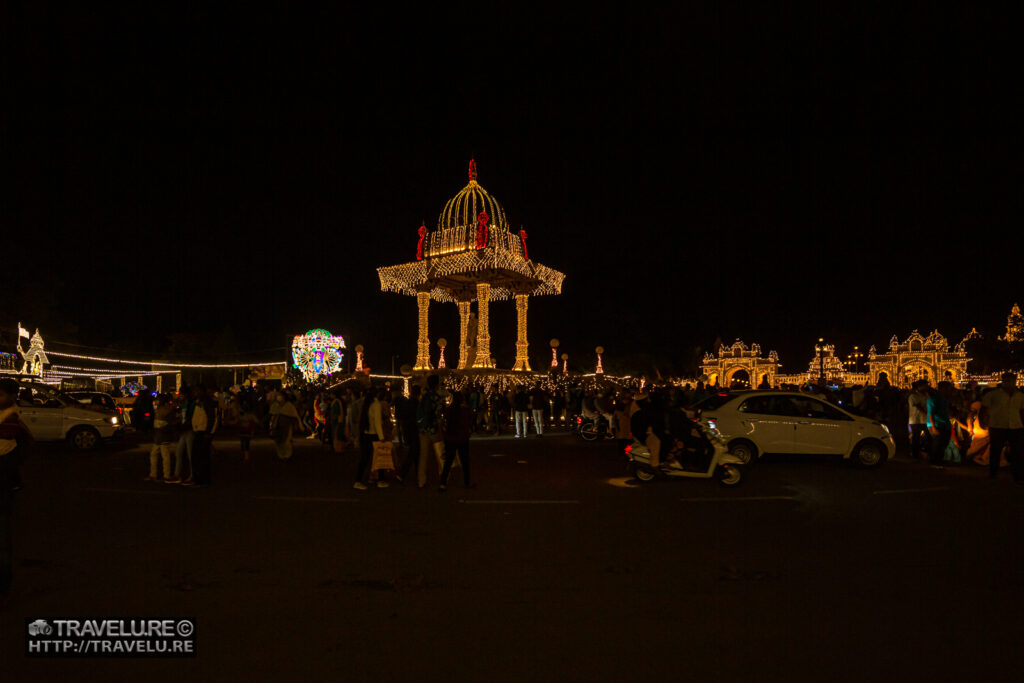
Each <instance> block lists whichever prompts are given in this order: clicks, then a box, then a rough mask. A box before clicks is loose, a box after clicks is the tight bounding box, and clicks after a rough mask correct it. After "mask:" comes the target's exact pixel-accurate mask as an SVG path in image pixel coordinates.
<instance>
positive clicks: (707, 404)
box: [693, 393, 736, 411]
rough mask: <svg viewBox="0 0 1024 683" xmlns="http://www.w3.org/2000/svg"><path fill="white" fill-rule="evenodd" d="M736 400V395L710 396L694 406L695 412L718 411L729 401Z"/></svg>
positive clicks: (720, 394)
mask: <svg viewBox="0 0 1024 683" xmlns="http://www.w3.org/2000/svg"><path fill="white" fill-rule="evenodd" d="M734 398H736V396H735V395H734V394H725V393H718V394H712V395H711V396H708V397H707V398H705V399H704V400H702V401H698V402H697V403H695V404H694V405H693V410H700V411H708V410H718V409H719V408H721V407H722V406H724V405H725V404H726V403H728V402H729V401H731V400H733V399H734Z"/></svg>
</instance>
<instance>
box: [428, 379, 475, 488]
mask: <svg viewBox="0 0 1024 683" xmlns="http://www.w3.org/2000/svg"><path fill="white" fill-rule="evenodd" d="M446 417H447V420H446V422H447V424H448V429H447V431H445V434H444V469H443V470H442V471H441V485H440V486H439V487H438V488H437V490H438V492H440V493H444V492H445V491H447V490H448V475H449V474H451V471H452V463H453V462H454V461H455V458H458V459H459V461H460V462H461V463H462V477H463V483H464V484H465V487H466V488H467V489H468V488H472V484H470V479H469V436H470V433H471V431H472V427H473V412H472V411H471V410H470V409H469V406H468V405H466V397H465V396H463V395H462V392H461V391H456V392H455V393H454V394H452V404H451V405H450V406H448V413H447V416H446Z"/></svg>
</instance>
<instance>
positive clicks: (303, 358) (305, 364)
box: [292, 328, 345, 382]
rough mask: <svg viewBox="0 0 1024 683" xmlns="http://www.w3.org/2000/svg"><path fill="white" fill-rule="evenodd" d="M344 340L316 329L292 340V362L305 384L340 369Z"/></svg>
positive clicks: (298, 335)
mask: <svg viewBox="0 0 1024 683" xmlns="http://www.w3.org/2000/svg"><path fill="white" fill-rule="evenodd" d="M344 348H345V340H344V339H343V338H342V337H339V336H335V335H332V334H331V333H330V332H328V331H327V330H324V329H320V328H317V329H315V330H310V331H309V332H307V333H306V334H297V335H295V339H294V340H292V361H293V365H294V367H296V368H297V369H298V370H299V372H301V373H302V376H303V377H304V378H305V379H306V381H307V382H312V381H313V380H314V379H316V378H317V377H319V376H320V375H332V374H334V373H335V372H337V371H338V368H340V367H341V357H342V349H344Z"/></svg>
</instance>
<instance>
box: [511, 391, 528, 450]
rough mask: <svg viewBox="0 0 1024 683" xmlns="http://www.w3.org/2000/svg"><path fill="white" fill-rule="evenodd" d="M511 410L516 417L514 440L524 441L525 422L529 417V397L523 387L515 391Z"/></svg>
mask: <svg viewBox="0 0 1024 683" xmlns="http://www.w3.org/2000/svg"><path fill="white" fill-rule="evenodd" d="M512 408H513V410H514V411H515V415H516V438H517V439H525V438H526V435H527V433H528V432H527V424H526V422H527V419H528V417H529V412H528V411H529V410H530V395H529V394H527V393H526V389H524V388H523V387H519V388H517V389H516V393H515V395H514V396H513V397H512Z"/></svg>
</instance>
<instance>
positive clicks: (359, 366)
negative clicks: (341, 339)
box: [356, 344, 363, 372]
mask: <svg viewBox="0 0 1024 683" xmlns="http://www.w3.org/2000/svg"><path fill="white" fill-rule="evenodd" d="M362 371H363V345H362V344H356V372H362Z"/></svg>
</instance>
